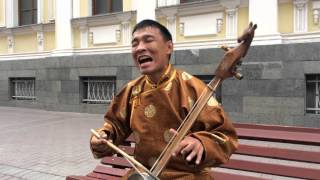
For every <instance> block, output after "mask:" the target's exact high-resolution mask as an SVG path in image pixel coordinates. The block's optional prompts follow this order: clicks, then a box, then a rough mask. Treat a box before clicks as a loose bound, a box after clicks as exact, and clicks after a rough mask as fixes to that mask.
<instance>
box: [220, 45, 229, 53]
mask: <svg viewBox="0 0 320 180" xmlns="http://www.w3.org/2000/svg"><path fill="white" fill-rule="evenodd" d="M220 48H221V49H223V50H224V51H226V52H227V51H229V50H230V49H231V48H230V47H228V46H227V45H221V46H220Z"/></svg>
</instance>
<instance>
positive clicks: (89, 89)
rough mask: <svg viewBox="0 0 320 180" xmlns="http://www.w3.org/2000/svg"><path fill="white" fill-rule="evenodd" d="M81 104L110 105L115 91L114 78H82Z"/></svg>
mask: <svg viewBox="0 0 320 180" xmlns="http://www.w3.org/2000/svg"><path fill="white" fill-rule="evenodd" d="M82 82H83V86H82V87H83V99H82V102H84V103H89V104H105V103H110V102H111V100H112V98H113V96H114V94H115V91H116V80H115V78H114V77H84V78H82Z"/></svg>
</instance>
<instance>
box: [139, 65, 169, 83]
mask: <svg viewBox="0 0 320 180" xmlns="http://www.w3.org/2000/svg"><path fill="white" fill-rule="evenodd" d="M173 75H174V70H173V68H172V65H171V64H169V65H168V67H167V69H166V70H165V72H164V73H163V74H162V75H161V77H160V79H159V81H158V82H157V83H154V82H153V81H151V79H150V78H149V77H148V76H147V75H145V77H146V82H147V85H149V86H151V87H152V88H156V87H158V86H160V85H161V84H163V83H165V82H167V81H168V80H170V79H171V77H172V76H173Z"/></svg>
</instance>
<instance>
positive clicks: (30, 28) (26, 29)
mask: <svg viewBox="0 0 320 180" xmlns="http://www.w3.org/2000/svg"><path fill="white" fill-rule="evenodd" d="M54 30H55V26H54V23H47V24H30V25H25V26H18V27H12V28H1V29H0V36H2V34H4V35H5V34H6V32H7V31H10V32H12V34H13V35H21V34H31V33H35V32H38V31H44V32H53V31H54Z"/></svg>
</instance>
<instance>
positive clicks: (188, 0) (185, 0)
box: [180, 0, 203, 4]
mask: <svg viewBox="0 0 320 180" xmlns="http://www.w3.org/2000/svg"><path fill="white" fill-rule="evenodd" d="M197 1H203V0H180V3H181V4H183V3H190V2H197Z"/></svg>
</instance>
